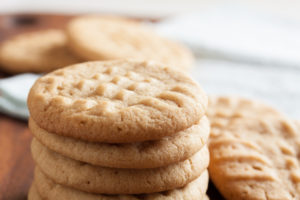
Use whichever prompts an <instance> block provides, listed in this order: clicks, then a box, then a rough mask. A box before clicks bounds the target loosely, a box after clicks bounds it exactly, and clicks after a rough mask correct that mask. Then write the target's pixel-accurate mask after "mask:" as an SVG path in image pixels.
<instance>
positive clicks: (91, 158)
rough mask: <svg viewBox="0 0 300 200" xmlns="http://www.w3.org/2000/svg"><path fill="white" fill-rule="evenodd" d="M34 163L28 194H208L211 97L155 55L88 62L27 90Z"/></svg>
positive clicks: (183, 197)
mask: <svg viewBox="0 0 300 200" xmlns="http://www.w3.org/2000/svg"><path fill="white" fill-rule="evenodd" d="M28 107H29V110H30V114H31V118H30V120H29V127H30V130H31V131H32V133H33V134H34V139H33V141H32V155H33V159H34V161H35V163H36V169H35V178H34V183H33V184H32V187H31V189H30V192H29V199H30V200H33V199H48V200H52V199H53V200H54V199H55V200H58V199H78V200H80V199H104V200H117V199H149V200H150V199H151V200H157V199H160V200H164V199H168V200H175V199H176V200H193V199H195V200H199V199H206V198H207V197H206V195H205V193H206V190H207V186H208V172H207V167H208V164H209V152H208V148H207V145H206V143H207V140H208V136H209V122H208V120H207V118H206V117H205V112H206V108H207V97H206V95H205V93H204V92H203V91H202V89H201V88H200V87H199V85H198V84H197V83H196V82H194V81H193V80H192V79H190V78H189V77H188V76H187V75H185V74H184V73H182V72H178V71H176V70H172V69H170V68H168V67H164V66H163V65H161V64H157V63H154V62H150V61H147V62H146V61H136V60H116V61H108V62H87V63H82V64H76V65H73V66H69V67H66V68H63V69H59V70H56V71H54V72H52V73H49V74H47V75H45V76H43V77H42V78H40V79H39V80H38V81H37V82H36V83H35V84H34V86H33V87H32V89H31V91H30V94H29V97H28Z"/></svg>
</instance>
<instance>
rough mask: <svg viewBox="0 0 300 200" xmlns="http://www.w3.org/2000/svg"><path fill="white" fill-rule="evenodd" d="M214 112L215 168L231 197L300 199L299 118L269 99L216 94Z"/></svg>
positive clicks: (214, 175)
mask: <svg viewBox="0 0 300 200" xmlns="http://www.w3.org/2000/svg"><path fill="white" fill-rule="evenodd" d="M237 105H238V106H237ZM236 108H238V109H236ZM208 117H209V119H210V121H211V126H212V127H211V136H210V139H209V150H210V157H211V161H210V165H209V173H210V177H211V179H212V181H213V182H214V184H215V185H216V187H217V189H218V190H219V191H220V192H221V193H222V195H223V196H224V197H225V198H226V199H233V200H234V199H268V200H270V199H272V200H273V199H274V200H275V199H300V161H299V155H300V132H299V128H297V126H296V123H295V122H294V121H291V120H288V119H286V118H285V117H284V116H283V115H282V114H281V113H279V112H278V111H276V110H275V109H272V108H271V107H269V106H266V105H264V104H261V103H258V102H254V101H251V100H246V99H242V98H240V99H239V98H235V99H232V98H230V97H215V98H213V99H211V101H210V107H209V109H208Z"/></svg>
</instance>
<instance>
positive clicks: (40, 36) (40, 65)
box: [0, 29, 80, 73]
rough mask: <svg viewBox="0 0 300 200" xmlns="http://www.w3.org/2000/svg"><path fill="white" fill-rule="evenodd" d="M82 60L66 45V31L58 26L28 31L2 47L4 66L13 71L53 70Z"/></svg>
mask: <svg viewBox="0 0 300 200" xmlns="http://www.w3.org/2000/svg"><path fill="white" fill-rule="evenodd" d="M78 62H80V59H79V58H78V57H77V56H75V55H73V53H71V52H70V51H69V50H68V48H67V46H66V36H65V33H64V32H63V31H61V30H58V29H49V30H43V31H37V32H31V33H24V34H21V35H18V36H16V37H14V38H11V39H8V40H7V41H5V42H4V43H3V44H2V45H1V47H0V63H1V68H2V69H3V70H5V71H7V72H9V73H24V72H37V73H40V72H49V71H52V70H55V69H58V68H61V67H64V66H67V65H70V64H74V63H78Z"/></svg>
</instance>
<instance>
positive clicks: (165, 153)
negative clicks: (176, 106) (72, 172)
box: [29, 116, 210, 169]
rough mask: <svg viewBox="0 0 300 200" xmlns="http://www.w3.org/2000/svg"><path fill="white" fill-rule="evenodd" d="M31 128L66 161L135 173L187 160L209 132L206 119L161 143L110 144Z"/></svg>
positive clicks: (34, 127) (31, 124)
mask: <svg viewBox="0 0 300 200" xmlns="http://www.w3.org/2000/svg"><path fill="white" fill-rule="evenodd" d="M29 128H30V130H31V132H32V133H33V135H34V136H35V138H36V139H38V140H39V141H40V142H41V143H42V144H43V145H45V146H47V147H48V148H49V149H51V150H53V151H55V152H57V153H59V154H62V155H64V156H66V157H69V158H72V159H75V160H78V161H82V162H86V163H90V164H93V165H98V166H104V167H112V168H135V169H139V168H156V167H162V166H166V165H170V164H173V163H177V162H181V161H184V160H186V159H188V158H189V157H191V156H192V155H194V154H195V153H196V152H198V151H199V150H200V149H201V148H202V147H203V146H204V145H205V144H206V143H207V140H208V136H209V129H210V128H209V121H208V119H207V118H206V117H205V116H204V117H203V118H202V119H201V120H200V121H199V123H198V124H196V125H193V126H192V127H190V128H188V129H186V130H183V131H180V132H178V133H176V134H174V135H172V136H169V137H164V138H162V139H160V140H155V141H148V142H141V143H127V144H108V143H93V142H85V141H82V140H77V139H72V138H68V137H64V136H59V135H56V134H52V133H49V132H47V131H46V130H44V129H41V128H40V127H38V126H37V124H36V123H35V122H34V120H33V119H31V118H30V119H29ZM99 155H101V156H99Z"/></svg>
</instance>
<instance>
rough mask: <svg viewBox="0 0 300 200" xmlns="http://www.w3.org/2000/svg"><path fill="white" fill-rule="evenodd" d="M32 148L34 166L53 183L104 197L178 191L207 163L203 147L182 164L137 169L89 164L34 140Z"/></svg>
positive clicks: (207, 158) (206, 153)
mask: <svg viewBox="0 0 300 200" xmlns="http://www.w3.org/2000/svg"><path fill="white" fill-rule="evenodd" d="M31 149H32V156H33V159H34V161H35V162H36V164H37V165H38V166H39V167H40V168H41V170H42V171H43V172H44V173H45V174H46V175H47V176H49V177H51V178H52V179H53V180H54V181H55V182H57V183H60V184H62V185H66V186H69V187H73V188H76V189H78V190H82V191H86V192H92V193H103V194H142V193H154V192H161V191H167V190H171V189H175V188H180V187H183V186H185V185H187V184H188V183H189V182H191V181H193V180H195V179H196V178H197V177H198V176H200V174H201V173H202V172H203V171H205V170H206V168H207V167H208V164H209V154H208V149H207V147H206V146H205V147H203V148H202V150H200V151H199V152H198V153H196V154H195V155H194V156H192V157H191V158H189V159H187V160H185V161H183V162H179V163H176V164H172V165H168V166H165V167H160V168H153V169H140V170H136V169H116V168H106V167H99V166H93V165H88V164H86V163H82V162H79V161H76V160H72V159H70V158H67V157H64V156H62V155H60V154H58V153H55V152H54V151H51V150H50V149H47V148H46V147H44V146H43V145H42V144H41V143H39V142H38V141H37V140H35V139H33V141H32V145H31Z"/></svg>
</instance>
